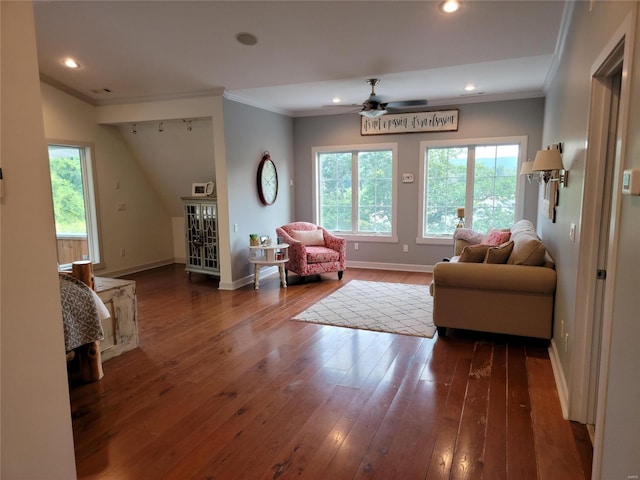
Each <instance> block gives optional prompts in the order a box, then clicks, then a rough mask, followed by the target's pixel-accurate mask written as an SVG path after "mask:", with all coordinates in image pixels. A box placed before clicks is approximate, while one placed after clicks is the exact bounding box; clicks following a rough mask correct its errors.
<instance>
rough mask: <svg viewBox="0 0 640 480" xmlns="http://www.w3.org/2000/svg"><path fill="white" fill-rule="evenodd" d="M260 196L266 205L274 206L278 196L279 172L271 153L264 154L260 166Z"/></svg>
mask: <svg viewBox="0 0 640 480" xmlns="http://www.w3.org/2000/svg"><path fill="white" fill-rule="evenodd" d="M257 180H258V195H259V197H260V201H261V202H262V203H263V204H264V205H272V204H273V202H275V201H276V197H277V196H278V172H277V170H276V164H275V163H273V160H271V156H270V155H269V152H264V155H263V156H262V160H260V165H259V166H258V178H257Z"/></svg>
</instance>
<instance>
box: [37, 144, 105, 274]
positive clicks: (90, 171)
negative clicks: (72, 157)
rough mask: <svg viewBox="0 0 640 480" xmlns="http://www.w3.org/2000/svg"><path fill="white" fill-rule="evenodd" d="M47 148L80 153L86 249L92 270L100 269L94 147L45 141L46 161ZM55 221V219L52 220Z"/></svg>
mask: <svg viewBox="0 0 640 480" xmlns="http://www.w3.org/2000/svg"><path fill="white" fill-rule="evenodd" d="M49 147H66V148H77V149H79V150H80V151H81V155H80V168H81V172H82V189H83V192H84V203H85V217H86V220H85V221H86V225H87V248H88V252H89V259H90V260H91V263H92V265H93V267H94V268H101V267H102V266H103V265H102V254H101V244H102V242H101V236H100V221H99V218H98V211H99V209H98V195H97V180H96V173H95V171H96V169H95V160H94V158H95V156H94V145H93V143H91V142H78V141H68V140H55V139H48V140H47V161H50V160H49ZM49 182H51V167H49ZM51 201H52V202H53V189H52V191H51ZM54 221H55V219H54ZM55 235H56V242H57V238H58V231H57V230H55ZM59 268H60V269H61V270H70V269H71V264H70V263H68V264H63V265H59Z"/></svg>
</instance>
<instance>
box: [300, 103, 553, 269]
mask: <svg viewBox="0 0 640 480" xmlns="http://www.w3.org/2000/svg"><path fill="white" fill-rule="evenodd" d="M447 108H457V109H459V110H460V115H459V128H458V131H457V132H433V133H411V134H404V135H376V136H368V137H362V136H361V135H360V116H359V115H357V114H346V115H327V116H321V117H304V118H296V119H295V120H294V137H295V140H294V141H295V159H296V177H295V178H296V196H295V206H296V210H295V213H296V219H297V220H304V221H313V212H312V200H313V199H312V185H311V178H312V177H311V174H312V158H311V157H312V155H311V148H312V147H319V146H334V145H357V144H363V143H368V144H371V143H389V142H397V143H398V156H399V159H398V161H399V165H398V167H399V171H398V174H399V175H400V174H402V173H413V174H414V176H415V179H416V181H414V183H409V184H405V183H400V180H398V183H399V186H398V224H397V225H398V240H399V241H398V243H379V242H362V241H361V242H359V244H360V245H359V247H360V248H359V250H358V251H356V250H354V249H353V245H352V244H348V245H347V261H348V262H354V261H356V262H363V263H383V264H384V263H386V264H389V265H391V266H393V265H397V266H400V267H401V268H403V267H404V268H411V266H418V267H421V266H427V265H428V266H431V265H434V264H435V263H436V262H439V261H440V260H442V258H444V257H450V256H451V255H452V247H451V245H424V244H417V243H416V238H417V237H418V211H419V210H418V209H419V204H420V202H421V199H420V198H419V197H420V194H419V188H420V185H419V171H420V160H421V153H420V148H419V145H420V142H421V141H424V140H441V139H447V140H449V139H456V140H457V139H467V138H482V137H506V136H516V135H527V136H528V157H529V158H531V159H533V157H534V155H535V152H536V150H538V149H539V147H540V144H541V139H542V121H543V112H544V99H542V98H533V99H527V100H511V101H503V102H488V103H476V104H467V105H460V106H452V107H438V109H439V110H440V109H442V110H445V109H447ZM523 183H524V184H526V182H524V180H523ZM536 211H537V189H536V188H535V186H534V185H532V184H526V187H525V208H524V218H528V219H529V220H531V221H533V222H534V223H535V220H536ZM405 244H406V245H408V246H409V252H408V253H403V252H402V245H405Z"/></svg>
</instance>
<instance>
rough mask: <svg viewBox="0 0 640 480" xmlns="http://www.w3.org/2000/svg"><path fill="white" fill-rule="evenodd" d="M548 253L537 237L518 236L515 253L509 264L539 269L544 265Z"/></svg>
mask: <svg viewBox="0 0 640 480" xmlns="http://www.w3.org/2000/svg"><path fill="white" fill-rule="evenodd" d="M546 251H547V249H546V248H545V246H544V243H542V241H540V240H539V239H538V238H537V237H535V236H534V235H527V234H521V235H518V238H517V239H516V240H515V242H514V248H513V253H512V254H511V256H510V257H509V263H511V264H513V265H530V266H534V267H538V266H540V265H544V263H545V260H546V259H545V253H546Z"/></svg>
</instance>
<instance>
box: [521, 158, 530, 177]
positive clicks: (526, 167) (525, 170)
mask: <svg viewBox="0 0 640 480" xmlns="http://www.w3.org/2000/svg"><path fill="white" fill-rule="evenodd" d="M531 167H533V162H532V161H531V160H527V161H526V162H522V166H521V167H520V175H526V176H527V180H529V182H531V179H532V178H533V172H532V171H531Z"/></svg>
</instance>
